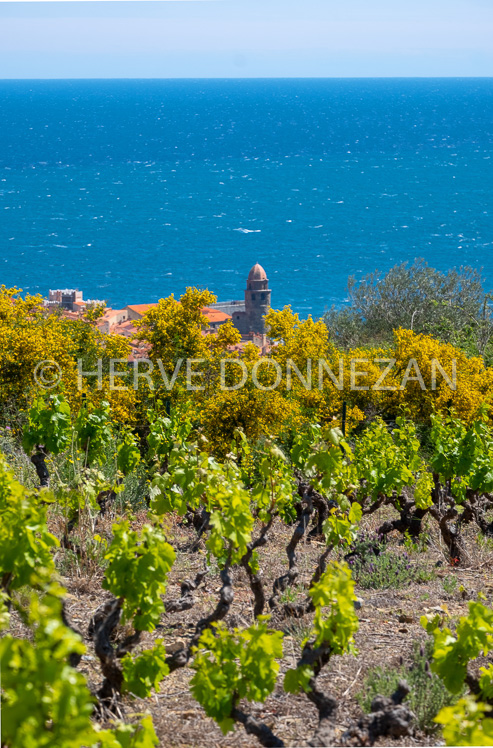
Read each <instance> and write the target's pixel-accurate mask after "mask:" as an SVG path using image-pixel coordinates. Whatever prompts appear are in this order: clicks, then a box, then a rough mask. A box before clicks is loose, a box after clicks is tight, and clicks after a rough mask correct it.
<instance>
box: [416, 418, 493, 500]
mask: <svg viewBox="0 0 493 748" xmlns="http://www.w3.org/2000/svg"><path fill="white" fill-rule="evenodd" d="M486 415H487V409H483V411H482V413H481V414H480V416H479V418H478V419H477V420H475V421H474V422H473V423H472V424H471V425H470V426H469V427H467V426H466V425H465V424H464V423H462V421H460V420H459V419H458V418H457V417H455V416H453V415H452V416H447V417H444V416H442V415H439V414H436V415H434V416H432V429H431V433H430V439H431V443H432V445H433V448H434V451H433V453H432V455H431V457H430V464H431V467H432V469H433V470H434V472H436V473H438V474H439V475H440V478H441V480H442V482H445V481H446V480H450V481H451V491H452V495H453V496H454V497H455V499H456V500H457V501H459V502H463V501H464V499H465V498H466V491H467V489H468V488H470V489H472V490H473V491H478V492H479V493H489V492H490V491H493V468H492V464H493V433H492V432H491V429H490V428H489V427H488V426H487V424H486Z"/></svg>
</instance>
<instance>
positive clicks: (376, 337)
mask: <svg viewBox="0 0 493 748" xmlns="http://www.w3.org/2000/svg"><path fill="white" fill-rule="evenodd" d="M348 295H349V299H350V302H349V305H348V306H347V307H344V308H343V309H341V310H340V309H336V308H335V307H333V308H332V309H331V310H330V311H329V312H328V313H327V314H326V316H325V322H326V324H327V327H328V329H329V333H330V336H331V338H332V339H333V340H335V341H336V342H338V343H339V344H342V345H343V346H347V347H355V346H361V345H366V344H368V343H371V342H375V341H378V342H380V341H387V340H389V339H391V337H392V331H393V330H396V329H398V328H399V327H404V328H406V329H412V330H414V331H415V332H416V333H426V334H432V335H434V336H435V337H437V338H439V339H440V340H442V341H444V342H451V343H453V344H455V345H459V346H461V347H463V348H464V349H465V350H467V351H468V352H469V353H470V354H472V355H477V354H478V353H479V354H481V355H482V354H483V353H484V352H485V349H486V348H487V346H488V343H489V341H490V340H491V337H492V327H493V325H492V321H491V312H490V309H489V301H490V297H489V294H486V293H485V292H484V290H483V285H482V278H481V274H480V273H478V272H477V271H476V270H473V269H472V268H468V267H461V268H459V269H458V270H457V269H452V270H449V271H447V272H446V273H442V272H440V271H439V270H435V269H434V268H431V267H429V266H428V265H427V263H426V262H424V260H422V259H418V260H416V261H415V262H414V263H413V264H412V265H409V266H408V264H407V263H402V264H400V265H395V266H394V267H393V268H391V269H390V270H389V271H388V272H387V273H386V274H385V275H382V274H381V273H380V272H375V273H371V274H370V275H367V276H366V277H364V278H362V279H360V280H358V281H356V279H355V278H354V277H353V276H351V277H350V278H349V280H348Z"/></svg>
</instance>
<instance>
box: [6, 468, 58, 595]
mask: <svg viewBox="0 0 493 748" xmlns="http://www.w3.org/2000/svg"><path fill="white" fill-rule="evenodd" d="M58 545H59V543H58V540H57V539H56V538H55V536H54V535H52V534H51V533H50V532H48V528H47V526H46V508H45V507H43V506H42V505H41V500H40V498H39V497H38V496H37V495H36V494H35V493H32V492H30V491H28V490H26V489H25V488H24V487H23V486H21V484H20V483H18V482H17V481H16V480H15V479H14V477H13V475H12V474H11V473H10V471H9V470H8V468H7V465H6V463H5V461H4V459H3V457H2V456H1V455H0V584H1V585H2V586H4V587H5V588H6V589H8V590H9V591H10V590H15V589H18V588H19V587H23V586H24V585H31V586H32V587H37V586H39V585H40V584H41V583H42V582H43V581H46V580H49V578H50V577H51V575H52V574H53V572H54V565H53V558H52V555H51V549H52V548H54V547H56V546H58Z"/></svg>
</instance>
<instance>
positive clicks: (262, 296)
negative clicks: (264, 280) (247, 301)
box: [260, 293, 265, 301]
mask: <svg viewBox="0 0 493 748" xmlns="http://www.w3.org/2000/svg"><path fill="white" fill-rule="evenodd" d="M260 298H261V299H262V301H263V300H264V299H265V294H264V293H261V294H260Z"/></svg>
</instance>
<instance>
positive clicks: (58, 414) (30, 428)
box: [22, 395, 72, 455]
mask: <svg viewBox="0 0 493 748" xmlns="http://www.w3.org/2000/svg"><path fill="white" fill-rule="evenodd" d="M71 435H72V430H71V425H70V407H69V404H68V403H67V402H66V401H65V398H64V397H63V395H49V396H48V397H47V398H46V399H43V398H38V399H37V400H35V401H34V404H33V406H32V407H31V408H30V410H29V412H28V414H27V423H26V424H25V426H24V430H23V438H22V446H23V449H24V451H25V452H26V454H31V452H32V450H33V449H34V447H36V446H37V445H38V444H41V445H43V446H44V448H45V450H46V451H47V452H51V454H54V455H57V454H60V452H63V451H64V450H65V449H67V447H68V446H69V444H70V439H71Z"/></svg>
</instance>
